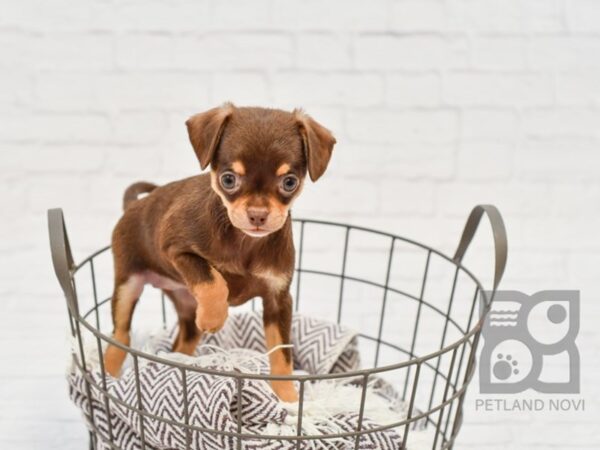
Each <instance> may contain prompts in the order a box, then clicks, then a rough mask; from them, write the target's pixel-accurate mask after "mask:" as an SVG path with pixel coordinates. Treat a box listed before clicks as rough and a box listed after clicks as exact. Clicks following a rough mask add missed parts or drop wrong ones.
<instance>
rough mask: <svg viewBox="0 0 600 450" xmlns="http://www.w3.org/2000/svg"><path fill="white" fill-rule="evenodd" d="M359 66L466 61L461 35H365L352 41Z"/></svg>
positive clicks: (427, 65) (426, 65)
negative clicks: (457, 36)
mask: <svg viewBox="0 0 600 450" xmlns="http://www.w3.org/2000/svg"><path fill="white" fill-rule="evenodd" d="M354 51H355V58H356V66H357V67H358V68H359V69H399V70H407V69H440V68H461V67H465V66H466V65H467V59H468V47H467V40H466V39H464V38H454V37H450V38H448V37H439V36H410V35H409V36H404V35H399V36H390V35H364V36H359V37H358V38H357V39H356V42H355V50H354Z"/></svg>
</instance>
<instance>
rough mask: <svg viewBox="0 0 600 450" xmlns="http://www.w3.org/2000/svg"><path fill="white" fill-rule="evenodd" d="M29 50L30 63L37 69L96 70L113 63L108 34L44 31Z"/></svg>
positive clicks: (108, 67)
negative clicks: (51, 32)
mask: <svg viewBox="0 0 600 450" xmlns="http://www.w3.org/2000/svg"><path fill="white" fill-rule="evenodd" d="M30 51H31V53H30V55H29V58H30V64H31V66H32V67H33V68H35V69H38V70H61V71H64V70H75V69H77V70H78V69H89V70H100V69H111V68H112V67H113V66H114V49H113V41H112V36H111V35H110V34H83V33H60V34H47V35H44V36H43V37H38V38H36V39H35V40H34V41H33V42H32V47H31V49H30Z"/></svg>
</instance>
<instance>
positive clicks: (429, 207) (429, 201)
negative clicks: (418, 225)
mask: <svg viewBox="0 0 600 450" xmlns="http://www.w3.org/2000/svg"><path fill="white" fill-rule="evenodd" d="M381 193H382V204H381V211H382V213H383V214H387V215H393V214H396V215H398V214H400V215H401V214H406V213H410V214H418V215H432V214H433V213H434V201H435V189H434V186H433V185H432V184H431V183H428V182H415V181H409V182H407V181H400V180H395V179H394V178H391V177H390V178H384V179H383V180H382V181H381Z"/></svg>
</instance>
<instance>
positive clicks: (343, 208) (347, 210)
mask: <svg viewBox="0 0 600 450" xmlns="http://www.w3.org/2000/svg"><path fill="white" fill-rule="evenodd" d="M378 198H379V195H378V191H377V187H376V186H375V185H374V184H373V183H370V182H368V181H361V180H352V181H350V180H349V179H340V178H334V177H333V176H330V175H329V174H326V175H325V177H324V178H323V179H320V180H319V182H318V185H317V184H316V185H314V186H313V185H311V184H310V183H308V184H307V185H306V186H305V187H304V190H303V192H302V196H301V197H300V198H299V199H298V201H297V202H296V203H294V213H295V214H296V216H297V217H322V218H323V217H337V218H341V217H346V218H347V217H361V216H366V215H370V214H373V213H375V212H377V211H378V210H379V202H378Z"/></svg>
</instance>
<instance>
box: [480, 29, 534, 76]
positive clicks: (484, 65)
mask: <svg viewBox="0 0 600 450" xmlns="http://www.w3.org/2000/svg"><path fill="white" fill-rule="evenodd" d="M471 58H472V64H473V66H475V67H477V68H478V69H480V70H524V69H526V68H527V41H526V40H525V39H524V38H521V37H507V36H502V37H475V38H474V39H473V41H472V57H471Z"/></svg>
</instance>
